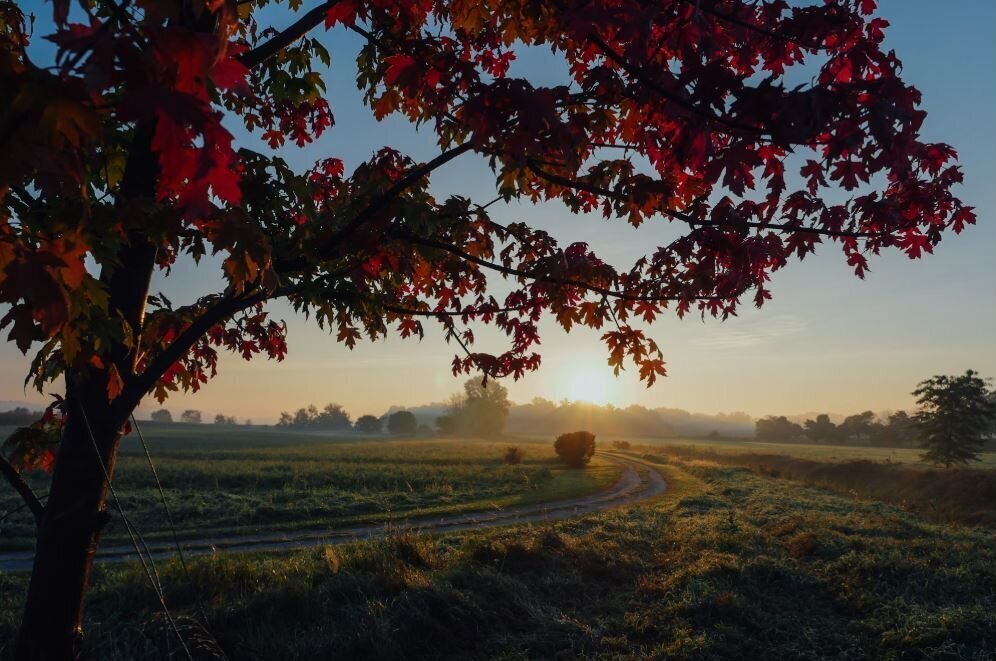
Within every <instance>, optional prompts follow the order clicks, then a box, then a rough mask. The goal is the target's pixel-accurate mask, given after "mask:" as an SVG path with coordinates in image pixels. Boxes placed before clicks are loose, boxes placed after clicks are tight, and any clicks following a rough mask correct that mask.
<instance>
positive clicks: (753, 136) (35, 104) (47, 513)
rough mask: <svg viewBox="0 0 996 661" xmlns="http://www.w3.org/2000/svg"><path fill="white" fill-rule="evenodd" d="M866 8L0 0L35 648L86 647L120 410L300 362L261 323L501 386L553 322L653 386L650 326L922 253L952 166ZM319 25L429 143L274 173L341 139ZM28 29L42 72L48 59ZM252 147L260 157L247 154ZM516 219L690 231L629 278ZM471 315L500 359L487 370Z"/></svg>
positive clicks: (956, 220)
mask: <svg viewBox="0 0 996 661" xmlns="http://www.w3.org/2000/svg"><path fill="white" fill-rule="evenodd" d="M875 4H876V3H875V2H874V0H824V1H822V2H816V1H815V0H814V1H813V2H812V4H807V3H802V4H793V5H790V4H789V3H788V2H786V0H760V1H747V0H725V1H720V0H701V1H700V0H669V1H665V2H654V3H648V2H641V1H640V0H612V1H611V2H609V1H607V0H584V1H581V2H564V1H563V0H502V1H500V2H499V1H498V0H480V1H469V0H397V1H392V2H386V1H384V0H327V1H325V2H316V3H315V4H313V5H311V6H308V7H304V6H302V3H301V2H300V0H289V1H288V2H287V3H281V2H272V1H268V0H212V1H210V2H205V1H203V0H164V1H161V2H152V1H150V0H135V1H134V2H131V1H129V0H124V1H123V2H122V1H120V0H80V2H78V3H71V2H70V0H53V1H52V2H51V5H50V6H51V10H52V12H51V20H49V21H45V22H44V23H38V26H37V27H39V29H40V30H42V33H41V34H36V31H35V27H36V26H35V22H34V21H33V20H32V21H31V22H30V23H29V21H27V20H26V18H25V16H24V13H23V11H22V9H21V7H20V6H19V4H18V3H15V2H11V1H10V0H0V89H2V90H3V94H2V95H0V122H2V125H0V304H2V305H4V306H5V311H4V312H3V316H2V317H0V328H3V329H6V332H7V338H8V339H9V340H10V341H11V342H13V343H15V344H16V346H17V347H18V348H19V349H20V350H21V351H22V352H24V353H26V354H27V353H29V352H30V353H32V354H33V359H32V362H31V367H30V372H29V374H28V375H27V382H28V384H30V385H32V386H33V387H35V388H37V389H38V390H40V391H41V390H43V389H45V388H46V387H47V386H48V384H50V383H52V382H53V381H55V380H56V379H63V380H64V382H65V393H64V394H65V397H64V398H57V399H56V401H55V402H54V404H53V407H52V408H51V409H50V410H49V411H47V412H46V413H45V415H44V416H43V418H42V419H40V420H39V421H38V422H37V423H36V425H33V426H32V428H33V432H31V433H27V432H26V433H25V434H23V435H22V439H23V440H24V442H23V443H17V444H14V445H11V446H8V457H9V458H10V459H11V461H12V463H13V464H14V465H16V466H17V467H27V466H37V467H46V468H50V467H53V466H54V468H55V476H54V478H53V483H52V489H51V491H50V494H49V497H48V500H47V503H46V505H45V506H44V508H42V507H41V505H40V503H39V502H38V500H37V498H35V499H34V501H33V502H31V505H32V511H33V512H36V513H37V515H38V516H39V521H40V523H39V545H38V547H37V549H36V560H35V572H34V573H33V574H32V584H31V588H30V590H29V596H28V601H27V605H26V608H25V613H26V616H25V625H24V628H22V635H21V638H20V642H19V643H18V651H17V655H18V656H19V657H20V658H29V657H35V656H40V655H41V654H42V652H44V651H46V650H47V651H48V653H49V654H51V655H52V656H56V657H59V658H65V657H67V656H70V654H71V650H72V649H73V645H74V643H73V640H72V635H75V634H72V635H71V634H69V633H67V632H77V631H79V630H80V623H81V621H82V620H81V619H80V618H81V612H82V610H81V606H80V604H79V599H76V598H75V597H74V596H72V594H70V593H72V592H74V591H75V592H79V593H82V590H83V588H85V585H86V583H87V576H88V573H89V569H90V567H91V565H92V553H89V554H88V553H87V549H88V548H90V547H91V546H92V545H93V544H95V543H96V539H97V538H98V537H99V526H98V527H97V530H90V529H89V528H86V527H75V528H74V527H71V526H67V525H66V524H65V521H67V520H69V519H70V518H71V517H70V514H72V515H73V516H82V517H84V518H87V517H89V518H87V520H90V519H92V520H94V521H97V520H99V519H100V517H99V516H98V515H97V513H98V512H99V511H100V510H102V508H103V506H104V503H105V501H106V497H107V486H106V481H107V480H106V476H107V475H109V474H110V472H109V471H108V470H107V468H108V467H110V471H113V465H114V458H115V456H116V452H117V444H118V441H119V439H120V436H121V435H122V434H123V433H124V432H126V431H127V426H126V423H127V422H128V419H129V416H130V415H131V413H132V412H133V411H134V409H135V407H136V406H137V405H138V403H139V402H140V401H141V400H142V399H143V397H146V396H148V395H150V394H151V395H152V396H154V397H155V398H156V399H158V400H159V401H160V402H162V401H164V400H165V399H166V398H167V397H168V396H169V395H170V394H171V393H175V392H178V391H196V390H198V389H199V388H200V387H201V386H202V385H203V384H204V383H206V382H207V381H208V379H210V378H211V377H212V376H214V375H215V374H216V372H217V369H218V356H219V352H220V351H230V352H233V353H234V354H236V355H239V356H242V357H243V358H245V359H251V358H253V357H255V356H259V355H263V356H267V357H269V358H271V359H275V360H281V359H283V358H284V356H285V355H286V353H287V350H288V347H287V342H286V325H285V324H284V323H283V322H282V321H280V320H277V319H273V318H271V317H270V310H269V308H267V307H265V306H264V304H265V303H267V302H270V301H274V300H280V299H283V300H286V301H288V302H289V304H290V305H291V306H292V308H293V309H294V310H296V311H298V312H301V313H304V314H306V315H308V316H309V317H310V318H312V319H314V320H315V321H316V322H317V323H318V324H320V325H321V326H322V327H323V328H326V329H328V330H330V331H331V333H332V334H333V335H334V337H335V340H336V341H337V342H340V343H342V344H344V345H345V346H347V347H353V346H355V345H356V343H357V342H359V341H360V340H361V339H363V338H368V339H377V338H381V337H383V336H385V335H387V334H389V333H396V334H398V335H400V336H401V337H405V338H408V337H422V335H423V332H424V328H423V322H422V319H431V320H435V321H436V322H437V323H439V324H440V325H441V327H442V329H443V331H444V334H445V337H446V338H447V341H449V342H452V343H453V344H454V348H455V350H456V352H457V353H456V355H455V356H454V358H453V361H452V370H453V372H454V373H457V374H461V373H471V372H480V373H483V374H484V375H486V376H487V377H488V378H494V377H504V376H512V377H515V378H518V377H521V376H522V375H523V374H525V373H526V372H527V371H530V370H535V369H537V368H538V367H539V365H540V360H541V358H540V354H539V352H538V347H539V341H540V337H539V322H540V320H541V318H542V317H544V316H548V317H550V318H552V319H554V320H555V321H556V322H557V323H558V324H560V326H562V327H563V328H564V329H566V330H570V329H571V328H572V327H574V326H576V325H584V326H588V327H592V328H596V329H600V330H601V331H602V340H603V341H604V343H605V345H606V348H607V352H608V362H609V364H610V365H611V366H612V367H613V369H615V370H616V371H618V370H620V369H622V368H623V367H624V365H627V364H628V365H631V366H633V367H635V368H636V369H637V370H638V372H639V375H640V378H641V379H643V380H644V381H645V382H646V383H647V384H648V385H649V384H652V383H654V381H655V380H656V379H657V378H658V377H660V376H661V375H663V374H664V373H665V363H664V357H663V354H662V352H661V350H660V348H659V347H658V345H657V344H656V343H655V342H654V341H653V339H651V338H650V337H648V335H647V334H646V333H645V331H644V330H643V328H642V327H641V325H642V324H644V323H649V322H652V321H654V320H655V319H656V318H658V317H659V316H661V315H663V314H666V313H673V314H676V315H678V316H684V315H686V314H688V313H691V312H697V313H700V314H702V315H703V316H704V315H712V316H717V317H721V318H725V317H727V316H729V315H732V314H735V313H736V312H737V310H738V307H739V306H740V305H741V303H742V302H743V301H750V302H752V303H753V304H755V305H758V306H760V305H762V304H763V303H764V302H765V301H766V300H767V299H768V298H770V296H771V293H770V290H769V281H770V278H771V275H772V273H773V272H775V271H777V270H779V269H781V268H783V267H784V266H785V265H786V264H788V263H789V261H790V260H792V259H795V258H798V259H802V258H803V257H805V256H806V255H807V254H809V253H812V252H813V251H814V250H816V248H817V247H818V246H819V245H820V244H823V243H834V244H836V245H837V246H838V247H839V248H840V249H841V250H842V252H843V257H844V259H845V260H846V262H847V264H848V265H849V266H850V268H852V269H853V270H854V272H855V273H856V274H857V275H858V276H863V275H864V273H865V271H866V270H867V268H868V258H869V256H871V255H875V254H877V253H879V252H881V251H883V250H887V249H890V250H891V249H895V250H899V251H902V252H903V253H905V254H906V255H908V256H909V257H911V258H917V257H920V256H921V255H922V254H923V253H925V252H931V251H932V249H933V247H934V246H935V245H936V244H937V243H938V242H939V241H940V240H941V238H942V236H943V235H944V233H945V232H946V231H947V230H953V231H955V232H960V231H961V230H962V229H963V227H964V226H965V225H966V224H969V223H973V222H974V220H975V217H974V215H973V211H972V209H971V208H970V207H967V206H965V205H964V204H962V202H961V201H960V200H959V199H958V197H957V196H956V195H955V193H954V192H953V189H954V188H955V186H956V185H957V184H958V183H960V181H961V178H962V174H961V170H960V169H959V168H958V166H957V165H955V164H954V160H955V152H954V150H953V149H952V148H951V147H949V146H948V145H946V144H941V143H927V142H924V141H922V140H921V139H920V137H919V130H920V127H921V125H922V123H923V120H924V117H925V112H924V111H923V110H922V109H921V107H920V102H921V99H920V93H919V91H917V89H916V88H914V87H913V86H911V85H909V84H908V83H906V82H905V81H904V80H903V79H902V77H901V75H900V74H901V64H900V60H899V58H898V56H897V55H896V54H895V53H894V52H891V51H886V50H884V49H883V47H882V44H883V39H884V30H885V28H886V27H887V25H888V24H887V22H886V21H885V20H884V19H882V18H880V17H876V16H874V11H875ZM46 6H47V5H46ZM264 8H265V9H264ZM330 31H340V32H341V31H351V32H352V33H354V34H356V35H359V36H360V37H361V38H362V39H363V44H364V45H363V46H362V48H361V49H360V51H359V53H358V56H357V57H356V60H355V63H354V65H351V66H352V68H353V71H354V73H355V80H356V83H357V85H358V87H359V89H360V91H361V93H362V95H363V98H364V101H365V103H366V104H367V106H368V108H369V112H370V113H372V115H373V116H374V117H376V118H378V119H382V118H384V117H387V116H389V115H398V116H402V117H405V118H407V119H408V120H410V121H411V122H412V123H415V124H418V125H419V126H421V127H423V129H424V130H426V131H430V132H431V133H432V135H433V136H434V137H435V143H436V146H437V149H438V151H437V152H436V153H435V155H433V156H432V157H431V158H427V159H425V160H421V159H419V160H416V159H415V158H413V157H412V156H411V155H410V154H406V153H404V152H403V151H402V150H401V149H400V148H399V146H398V145H396V144H395V145H392V144H387V145H383V146H380V148H379V149H376V151H374V153H373V154H372V156H371V157H370V158H369V159H367V160H366V161H364V162H361V163H357V164H355V165H353V164H350V167H349V169H348V170H347V167H346V162H345V159H344V158H343V155H342V154H339V153H337V152H336V150H335V147H334V146H333V147H329V148H327V149H326V148H325V147H324V146H323V149H322V151H320V152H319V151H316V152H315V156H316V157H317V159H316V162H315V163H314V165H313V166H311V167H307V168H299V167H292V166H291V165H290V164H289V163H288V161H287V160H285V158H284V157H282V156H281V155H280V153H278V152H277V151H276V150H277V148H279V147H283V146H291V145H296V146H299V147H305V146H308V145H313V144H315V143H316V142H317V141H318V140H319V138H321V137H322V136H323V135H324V134H326V132H328V131H329V130H330V129H331V128H332V127H333V126H334V125H335V122H336V105H335V103H336V92H335V90H327V89H326V83H327V81H328V80H329V72H330V67H332V66H342V65H340V64H339V63H336V64H335V65H332V64H331V63H330V60H329V55H328V51H327V50H326V47H325V45H324V43H327V41H326V40H327V39H328V38H329V37H328V36H327V33H328V32H330ZM39 38H44V39H47V40H48V41H50V42H51V43H53V44H54V45H55V55H54V57H48V58H47V59H46V60H45V61H41V60H38V61H36V59H35V55H36V54H37V53H38V51H37V50H35V49H34V48H33V46H32V41H34V40H37V39H39ZM527 48H541V49H544V50H546V51H548V52H550V53H551V55H552V56H553V57H554V58H557V59H558V60H559V61H560V62H561V63H562V64H563V65H564V70H565V79H564V81H563V82H562V83H560V84H552V85H541V84H537V83H535V82H533V81H531V80H530V79H529V77H528V75H525V74H523V73H521V72H519V71H518V70H517V69H515V68H514V63H515V59H516V56H517V53H518V52H521V51H522V50H524V49H527ZM800 79H802V80H805V81H807V82H805V83H803V84H802V85H797V84H796V83H795V81H796V80H800ZM235 127H239V131H238V132H236V131H235ZM243 129H244V130H245V131H248V132H251V133H253V134H255V136H257V138H259V140H256V141H241V140H240V141H237V140H236V138H235V135H236V133H238V134H242V133H243ZM325 144H329V143H323V145H325ZM332 144H334V143H332ZM473 157H476V158H478V159H482V160H483V162H484V163H486V164H487V166H488V167H489V168H490V169H491V171H492V173H493V175H494V177H495V182H496V185H495V191H494V196H493V198H491V199H469V198H468V197H466V196H460V195H452V196H448V197H443V198H440V197H437V196H436V195H434V194H433V187H432V181H433V177H434V175H437V174H439V173H440V172H442V171H443V168H444V167H445V166H447V165H448V164H450V163H453V162H455V161H458V159H467V158H473ZM514 201H523V202H534V203H540V202H545V201H559V202H560V203H562V204H563V205H565V206H566V207H567V209H569V210H570V211H571V212H574V213H578V214H581V213H584V212H595V213H600V214H601V215H603V216H604V217H605V218H607V219H611V220H615V221H618V222H620V223H625V224H629V225H633V226H639V225H642V224H644V223H645V222H648V221H653V222H656V223H661V224H664V223H668V224H669V227H671V228H672V233H673V234H674V235H676V236H675V238H673V240H664V239H662V240H661V241H660V245H657V246H648V250H647V253H646V254H645V255H644V256H641V257H640V258H638V259H636V260H635V261H634V262H633V263H632V264H620V265H612V264H609V263H607V262H606V261H604V260H603V259H601V258H600V257H599V256H598V254H597V253H596V251H595V250H594V248H593V247H592V246H589V245H587V244H586V243H583V242H580V241H577V240H573V239H572V237H571V235H570V228H565V235H566V236H567V237H568V238H567V240H566V241H565V242H563V243H562V242H561V241H558V240H556V239H555V238H554V236H552V235H551V234H550V233H548V232H545V231H542V230H539V229H536V228H535V227H533V226H532V225H531V224H530V223H529V222H528V215H529V214H528V212H525V213H524V215H525V216H526V218H525V219H524V220H522V221H516V222H510V223H499V222H498V221H496V220H495V219H493V218H492V217H491V214H490V210H491V209H492V208H493V207H494V205H495V204H499V203H503V202H504V203H507V202H514ZM208 255H210V256H213V257H214V258H215V259H217V260H218V262H219V263H220V267H221V276H222V278H223V280H224V286H222V287H220V288H219V290H218V291H215V292H212V293H207V294H205V295H203V296H200V297H197V298H193V297H191V299H190V300H183V301H177V302H176V303H174V302H173V301H171V300H169V299H168V298H167V297H166V296H164V295H162V294H160V293H158V292H152V291H150V283H151V282H153V278H154V276H155V278H156V279H160V278H165V277H169V275H170V274H171V272H173V271H174V270H175V269H177V268H180V267H181V266H182V265H183V264H184V262H183V261H182V259H187V258H192V259H194V260H202V259H203V258H204V257H205V256H208ZM496 279H497V280H500V281H502V282H501V283H500V284H498V283H496V282H495V280H496ZM157 281H158V280H157ZM481 324H486V325H491V326H493V327H494V328H497V329H498V330H499V331H500V332H501V333H503V334H504V336H505V338H506V339H507V342H506V344H505V345H504V347H502V348H500V349H498V350H492V351H482V350H478V349H477V348H476V346H475V342H474V341H475V330H474V327H475V326H477V325H481ZM197 417H198V419H199V415H198V416H197ZM181 419H182V420H186V419H187V416H186V413H185V414H184V415H183V416H181ZM60 430H61V431H60ZM32 439H34V440H33V441H32ZM94 447H96V449H97V452H96V453H95V452H94ZM56 450H58V460H57V461H56ZM95 455H96V456H95ZM5 474H6V475H8V476H11V475H12V476H14V478H16V471H13V472H12V470H8V471H5ZM14 478H10V477H9V479H11V481H12V484H14V485H15V487H16V488H18V490H19V492H21V493H22V494H25V493H26V494H30V489H27V488H26V487H25V485H24V483H23V481H22V482H20V483H18V482H17V480H16V479H14ZM81 576H82V580H80V577H81ZM52 631H58V632H59V633H57V634H53V633H52Z"/></svg>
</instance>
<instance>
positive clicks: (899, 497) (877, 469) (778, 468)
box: [643, 445, 996, 526]
mask: <svg viewBox="0 0 996 661" xmlns="http://www.w3.org/2000/svg"><path fill="white" fill-rule="evenodd" d="M643 451H645V452H649V453H650V454H645V455H644V456H646V457H648V458H650V459H651V460H652V459H653V458H654V457H656V456H659V455H661V454H663V455H665V456H667V457H677V458H681V459H684V460H695V459H705V460H709V461H713V462H717V463H721V464H726V465H733V466H744V467H746V468H750V469H751V470H754V471H756V472H759V473H762V474H764V475H769V476H771V477H781V478H786V479H790V480H797V481H800V482H803V483H805V484H807V485H810V486H816V487H822V488H826V489H832V490H834V491H837V492H838V493H842V494H847V495H850V496H855V497H858V498H864V499H869V500H876V501H881V502H886V503H892V504H895V505H899V506H901V507H903V508H904V509H905V510H907V511H908V512H911V513H914V514H917V515H919V516H922V517H925V518H927V519H929V520H932V521H936V522H959V523H968V524H977V525H988V526H996V470H993V469H968V468H965V469H954V470H946V469H936V468H934V469H923V468H911V467H910V466H908V465H906V464H897V463H894V462H891V461H886V462H875V461H868V460H858V461H843V462H827V461H812V460H808V459H800V458H797V457H787V456H784V455H777V454H753V453H746V452H738V453H729V452H715V451H712V450H711V449H708V448H702V447H696V446H676V445H669V446H663V447H662V446H645V447H644V448H643Z"/></svg>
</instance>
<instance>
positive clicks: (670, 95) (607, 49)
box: [588, 32, 765, 134]
mask: <svg viewBox="0 0 996 661" xmlns="http://www.w3.org/2000/svg"><path fill="white" fill-rule="evenodd" d="M588 40H589V41H591V43H593V44H595V45H596V46H598V49H599V50H600V51H602V53H603V54H604V55H605V56H606V57H607V58H608V59H610V60H611V61H613V62H615V63H616V64H617V65H618V66H619V68H621V69H622V70H623V71H625V72H626V73H628V74H629V75H631V76H633V78H635V79H636V80H638V81H639V82H641V83H643V84H644V85H646V86H647V87H649V88H650V89H652V90H654V91H655V92H657V93H658V94H660V95H661V96H663V97H664V98H665V99H667V100H668V101H671V102H672V103H674V104H675V105H677V106H680V107H681V108H684V109H685V110H687V111H688V112H690V113H693V114H696V115H698V116H700V117H703V118H705V119H707V120H709V121H711V122H714V123H716V124H720V125H721V126H724V127H726V129H728V130H729V129H732V130H734V131H740V132H746V133H755V134H763V133H764V132H765V131H764V130H763V129H761V128H758V127H756V126H749V125H747V124H741V123H740V122H738V121H736V120H733V119H730V118H729V117H723V116H722V115H717V114H715V113H713V112H710V111H708V110H706V109H704V108H701V107H699V106H697V105H695V104H694V103H692V102H691V101H689V100H688V99H686V98H684V97H683V96H681V95H680V94H675V93H674V92H673V91H671V90H669V89H667V88H666V87H663V86H662V85H660V84H659V83H657V82H655V81H653V80H651V79H649V78H647V76H645V75H644V73H643V71H641V70H640V69H639V68H638V67H635V66H633V65H632V64H631V63H630V62H629V61H627V60H626V58H625V57H623V56H622V55H620V54H619V53H618V52H616V51H615V50H614V49H613V48H612V47H611V46H609V45H608V44H607V43H605V41H604V40H603V39H602V38H601V37H599V36H598V35H597V34H595V33H594V32H592V33H591V34H589V35H588Z"/></svg>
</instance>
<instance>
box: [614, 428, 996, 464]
mask: <svg viewBox="0 0 996 661" xmlns="http://www.w3.org/2000/svg"><path fill="white" fill-rule="evenodd" d="M615 438H616V437H614V436H613V437H606V438H605V439H603V443H604V444H606V446H607V444H608V443H609V442H611V440H613V439H615ZM618 438H619V439H620V440H628V441H630V442H631V443H633V444H634V445H665V446H669V445H679V446H689V447H693V448H698V449H705V450H709V451H712V452H720V453H757V454H780V455H785V456H788V457H798V458H800V459H812V460H814V461H838V462H839V461H858V460H862V459H867V460H869V461H889V462H893V463H901V464H905V465H908V466H910V467H920V468H931V465H930V464H925V463H923V462H922V461H921V460H920V455H921V454H922V452H923V451H922V450H919V449H915V448H880V447H871V446H865V445H813V444H805V443H769V442H765V441H754V440H747V439H745V440H721V439H720V440H706V439H695V438H629V437H622V436H620V437H618ZM980 458H981V461H978V462H973V463H972V464H971V465H970V467H971V468H996V452H983V453H982V454H981V455H980Z"/></svg>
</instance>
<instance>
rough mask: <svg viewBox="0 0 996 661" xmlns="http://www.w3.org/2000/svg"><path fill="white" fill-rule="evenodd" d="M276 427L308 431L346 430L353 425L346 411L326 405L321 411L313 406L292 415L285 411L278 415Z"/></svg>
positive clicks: (333, 405)
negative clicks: (307, 429) (299, 428)
mask: <svg viewBox="0 0 996 661" xmlns="http://www.w3.org/2000/svg"><path fill="white" fill-rule="evenodd" d="M277 426H278V427H301V428H310V429H330V430H347V429H352V428H353V423H352V421H351V420H350V418H349V414H348V413H346V409H344V408H343V407H341V406H340V405H338V404H326V405H325V408H323V409H322V410H321V411H319V410H318V407H317V406H315V405H314V404H311V405H309V406H308V407H307V408H299V409H298V410H297V411H295V412H294V415H291V414H290V413H287V412H286V411H284V412H282V413H281V414H280V420H279V421H278V422H277Z"/></svg>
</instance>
